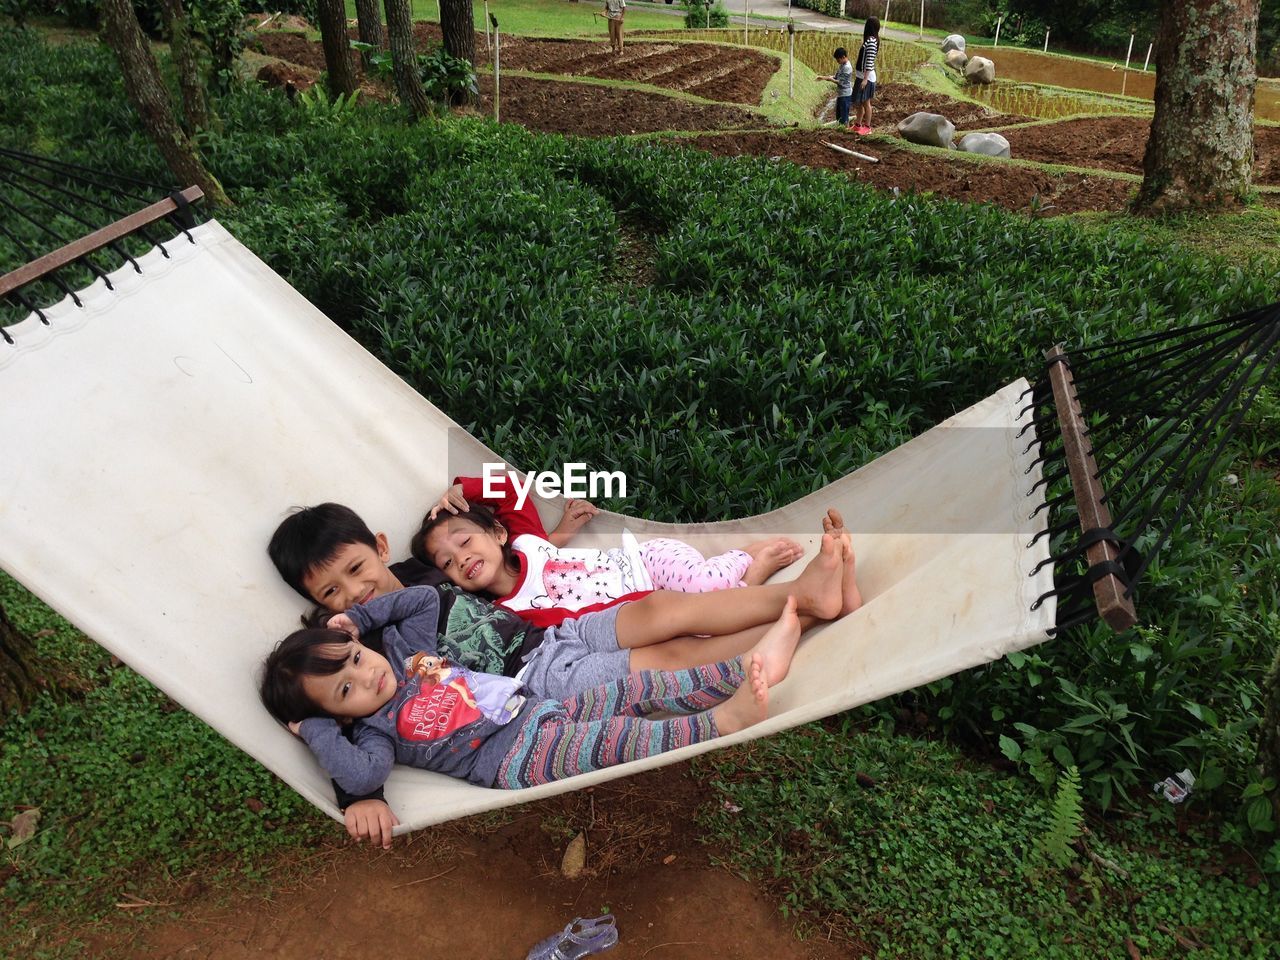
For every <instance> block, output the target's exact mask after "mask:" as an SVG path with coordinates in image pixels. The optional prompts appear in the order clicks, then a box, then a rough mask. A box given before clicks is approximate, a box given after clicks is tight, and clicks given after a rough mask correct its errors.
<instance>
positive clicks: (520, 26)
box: [347, 0, 683, 40]
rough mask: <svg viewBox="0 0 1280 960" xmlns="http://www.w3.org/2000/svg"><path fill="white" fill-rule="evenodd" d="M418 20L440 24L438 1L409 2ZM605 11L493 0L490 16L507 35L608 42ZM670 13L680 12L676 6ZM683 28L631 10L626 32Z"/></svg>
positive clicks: (352, 9) (478, 14)
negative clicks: (602, 17) (602, 14)
mask: <svg viewBox="0 0 1280 960" xmlns="http://www.w3.org/2000/svg"><path fill="white" fill-rule="evenodd" d="M409 5H410V9H411V10H412V13H413V19H415V20H431V21H434V22H436V23H439V22H440V5H439V3H437V2H436V0H409ZM603 9H604V5H603V4H601V3H596V2H591V0H489V13H491V14H492V15H493V16H495V17H497V18H498V28H499V29H500V30H501V31H502V32H503V33H504V34H520V35H521V36H526V37H592V36H598V37H600V38H601V39H602V40H603V39H608V36H609V32H608V29H607V28H606V27H605V24H604V20H603V19H601V18H599V17H597V16H595V15H596V14H598V13H600V11H601V10H603ZM670 9H672V10H678V9H679V7H676V6H672V7H671V8H670ZM472 11H473V13H474V14H475V23H476V29H477V30H483V29H484V12H485V5H484V0H472ZM355 15H356V5H355V2H354V0H347V16H348V17H354V16H355ZM682 26H683V20H682V19H681V18H680V17H676V16H672V15H670V14H664V13H651V12H649V11H646V10H639V9H636V10H628V11H627V20H626V29H627V30H628V31H630V30H674V29H679V28H680V27H682Z"/></svg>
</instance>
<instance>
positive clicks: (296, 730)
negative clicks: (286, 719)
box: [285, 720, 302, 737]
mask: <svg viewBox="0 0 1280 960" xmlns="http://www.w3.org/2000/svg"><path fill="white" fill-rule="evenodd" d="M285 726H286V727H288V728H289V732H290V733H292V734H293V735H294V736H295V737H301V736H302V721H301V720H294V721H293V722H292V723H286V724H285Z"/></svg>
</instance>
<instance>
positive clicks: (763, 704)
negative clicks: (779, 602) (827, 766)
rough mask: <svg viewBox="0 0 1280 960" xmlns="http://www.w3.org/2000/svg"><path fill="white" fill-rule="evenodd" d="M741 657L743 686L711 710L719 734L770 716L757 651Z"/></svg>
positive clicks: (722, 734)
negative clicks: (743, 674)
mask: <svg viewBox="0 0 1280 960" xmlns="http://www.w3.org/2000/svg"><path fill="white" fill-rule="evenodd" d="M793 612H794V611H793ZM743 660H744V662H743V669H744V670H745V672H746V676H745V677H744V678H743V680H742V685H741V686H740V687H738V689H737V690H735V691H734V692H733V696H731V697H730V698H729V699H728V700H726V701H725V702H724V703H722V704H720V705H719V706H717V707H714V708H713V709H712V711H711V712H712V714H713V715H714V716H715V718H716V730H717V731H718V732H719V733H720V735H721V736H724V735H725V734H728V733H737V732H738V731H739V730H745V729H746V728H747V727H750V726H752V725H754V724H757V723H759V722H760V721H761V720H763V719H765V718H766V717H768V716H769V682H768V681H767V680H766V679H765V666H764V662H763V660H762V659H761V656H760V654H758V653H754V652H753V653H751V654H749V655H746V656H744V658H743Z"/></svg>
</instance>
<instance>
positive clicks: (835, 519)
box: [822, 507, 844, 536]
mask: <svg viewBox="0 0 1280 960" xmlns="http://www.w3.org/2000/svg"><path fill="white" fill-rule="evenodd" d="M822 532H823V533H829V534H831V535H832V536H839V535H840V534H841V533H843V532H844V517H843V516H842V515H841V513H840V511H839V510H837V509H836V508H835V507H829V508H828V509H827V513H826V516H824V517H823V518H822Z"/></svg>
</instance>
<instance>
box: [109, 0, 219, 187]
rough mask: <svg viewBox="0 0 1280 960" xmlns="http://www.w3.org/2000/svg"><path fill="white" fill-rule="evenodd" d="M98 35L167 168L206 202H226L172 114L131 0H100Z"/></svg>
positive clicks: (193, 145) (183, 184)
mask: <svg viewBox="0 0 1280 960" xmlns="http://www.w3.org/2000/svg"><path fill="white" fill-rule="evenodd" d="M101 13H102V35H103V37H104V38H105V39H106V41H107V45H108V46H109V47H111V50H112V52H113V53H115V55H116V59H117V60H118V61H119V63H120V72H121V73H122V74H123V75H124V89H125V94H126V95H127V96H128V97H129V102H130V103H131V104H133V108H134V110H136V111H137V112H138V117H139V118H140V119H141V120H142V127H143V129H144V130H146V131H147V133H148V134H149V135H150V137H151V139H152V141H154V143H155V145H156V147H157V148H158V149H159V150H160V153H161V155H162V156H163V157H164V159H165V163H166V164H167V165H168V167H169V170H170V172H171V173H172V174H173V175H174V177H176V178H177V180H178V182H179V184H180V185H181V186H184V187H185V186H190V185H192V184H194V185H195V186H198V187H199V188H200V189H201V190H203V191H204V195H205V199H206V202H207V203H209V204H210V205H212V206H215V207H220V206H225V205H227V204H229V203H230V201H229V200H228V199H227V195H226V194H225V193H224V192H223V190H222V185H221V184H220V183H218V181H217V180H216V179H214V177H213V175H212V174H211V173H209V171H208V170H206V169H205V166H204V164H203V163H201V161H200V157H199V156H198V155H197V153H196V148H195V144H193V143H192V142H191V139H190V138H189V137H188V136H187V135H186V134H185V133H183V131H182V128H181V127H180V126H178V121H177V120H176V119H174V115H173V105H172V104H171V103H170V102H169V91H168V89H167V88H166V87H165V84H164V81H163V79H162V78H161V76H160V68H159V67H158V66H157V65H156V58H155V56H154V55H153V54H152V52H151V46H150V45H149V44H148V43H147V38H146V37H145V36H144V35H143V33H142V27H140V26H139V25H138V15H137V14H136V13H135V12H134V9H133V4H132V3H130V2H129V0H102V7H101Z"/></svg>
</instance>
